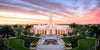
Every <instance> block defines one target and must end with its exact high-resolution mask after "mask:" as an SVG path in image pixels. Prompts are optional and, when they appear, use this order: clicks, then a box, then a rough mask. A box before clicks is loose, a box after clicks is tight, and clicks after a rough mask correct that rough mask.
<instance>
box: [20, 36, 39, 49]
mask: <svg viewBox="0 0 100 50" xmlns="http://www.w3.org/2000/svg"><path fill="white" fill-rule="evenodd" d="M19 39H23V40H24V41H25V43H24V46H25V47H27V48H29V47H30V43H37V42H38V40H39V39H40V38H36V37H27V36H21V37H19Z"/></svg>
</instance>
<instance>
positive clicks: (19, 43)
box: [5, 39, 30, 50]
mask: <svg viewBox="0 0 100 50" xmlns="http://www.w3.org/2000/svg"><path fill="white" fill-rule="evenodd" d="M9 42H10V43H9V46H10V47H11V48H14V49H16V50H30V49H28V48H25V47H24V46H23V44H24V41H23V40H22V39H10V41H9ZM5 43H6V44H7V40H6V41H5Z"/></svg>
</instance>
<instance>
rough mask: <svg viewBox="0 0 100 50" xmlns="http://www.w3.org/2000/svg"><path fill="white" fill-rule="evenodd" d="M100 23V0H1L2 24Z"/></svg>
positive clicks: (0, 13) (0, 17) (0, 19)
mask: <svg viewBox="0 0 100 50" xmlns="http://www.w3.org/2000/svg"><path fill="white" fill-rule="evenodd" d="M50 7H52V17H53V20H54V23H55V24H70V23H77V24H100V0H0V24H47V23H48V20H49V17H50Z"/></svg>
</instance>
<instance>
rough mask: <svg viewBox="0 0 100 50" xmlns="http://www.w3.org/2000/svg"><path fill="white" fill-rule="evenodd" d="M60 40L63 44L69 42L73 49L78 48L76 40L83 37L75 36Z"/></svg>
mask: <svg viewBox="0 0 100 50" xmlns="http://www.w3.org/2000/svg"><path fill="white" fill-rule="evenodd" d="M62 39H63V41H64V42H65V43H69V42H70V43H71V44H72V45H71V47H72V48H75V47H77V46H78V40H80V39H85V37H83V36H75V37H66V38H62Z"/></svg>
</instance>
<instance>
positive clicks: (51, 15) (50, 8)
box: [50, 6, 52, 17]
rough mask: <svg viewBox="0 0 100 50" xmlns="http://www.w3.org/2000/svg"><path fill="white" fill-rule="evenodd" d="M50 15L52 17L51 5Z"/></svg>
mask: <svg viewBox="0 0 100 50" xmlns="http://www.w3.org/2000/svg"><path fill="white" fill-rule="evenodd" d="M50 17H52V6H51V7H50Z"/></svg>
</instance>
